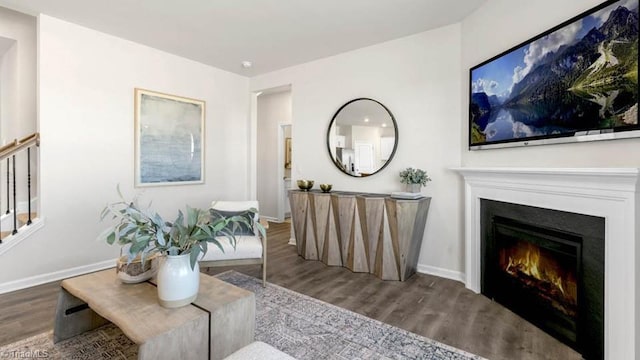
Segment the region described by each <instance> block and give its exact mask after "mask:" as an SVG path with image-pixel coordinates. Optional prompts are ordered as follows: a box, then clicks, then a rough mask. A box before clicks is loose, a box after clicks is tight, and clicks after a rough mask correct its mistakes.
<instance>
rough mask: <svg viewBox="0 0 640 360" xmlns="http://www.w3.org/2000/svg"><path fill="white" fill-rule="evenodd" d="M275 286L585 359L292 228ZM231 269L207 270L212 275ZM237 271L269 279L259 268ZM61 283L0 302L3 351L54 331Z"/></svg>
mask: <svg viewBox="0 0 640 360" xmlns="http://www.w3.org/2000/svg"><path fill="white" fill-rule="evenodd" d="M268 235H269V248H268V258H267V265H268V266H267V281H269V282H271V283H274V284H277V285H280V286H283V287H286V288H288V289H291V290H294V291H297V292H300V293H303V294H306V295H309V296H312V297H314V298H317V299H320V300H322V301H326V302H329V303H332V304H334V305H337V306H340V307H342V308H345V309H349V310H352V311H355V312H357V313H360V314H363V315H366V316H368V317H371V318H374V319H377V320H380V321H383V322H385V323H388V324H391V325H394V326H398V327H400V328H403V329H406V330H408V331H411V332H414V333H417V334H420V335H423V336H425V337H428V338H431V339H434V340H437V341H440V342H443V343H445V344H448V345H451V346H455V347H457V348H460V349H463V350H466V351H469V352H472V353H474V354H478V355H481V356H484V357H486V358H489V359H496V360H497V359H505V360H506V359H509V360H513V359H523V360H524V359H550V360H551V359H563V360H565V359H567V360H570V359H580V358H581V357H580V355H579V354H578V353H576V352H575V351H573V350H572V349H570V348H569V347H567V346H565V345H564V344H562V343H560V342H558V341H557V340H555V339H554V338H552V337H551V336H549V335H547V334H546V333H544V332H542V331H541V330H539V329H538V328H536V327H535V326H533V325H531V324H530V323H528V322H527V321H525V320H523V319H521V318H520V317H518V316H517V315H515V314H513V313H512V312H510V311H509V310H507V309H505V308H504V307H503V306H501V305H499V304H497V303H495V302H492V301H491V300H489V299H487V298H486V297H484V296H481V295H477V294H474V293H473V292H471V291H469V290H467V289H466V288H465V287H464V285H463V284H461V283H459V282H456V281H452V280H447V279H442V278H438V277H435V276H430V275H422V274H416V275H414V276H412V277H411V278H409V279H408V280H407V281H405V282H397V281H383V280H380V279H378V278H376V277H375V276H373V275H369V274H357V273H352V272H351V271H349V270H347V269H345V268H342V267H327V266H325V265H324V264H322V263H321V262H319V261H306V260H304V259H302V258H301V257H299V256H298V255H297V253H296V250H295V247H294V246H291V245H288V244H287V242H288V240H289V224H287V223H284V224H275V223H271V224H270V228H269V230H268ZM228 269H229V268H210V269H205V270H204V271H206V272H207V273H209V274H216V273H220V272H222V271H226V270H228ZM234 270H237V271H241V272H244V273H246V274H249V275H252V276H255V277H257V278H261V269H260V266H259V265H250V266H244V267H236V268H234ZM57 290H58V283H57V282H56V283H50V284H46V285H41V286H37V287H34V288H30V289H25V290H20V291H16V292H13V293H9V294H3V295H0V309H1V311H0V345H4V344H8V343H11V342H14V341H17V340H19V339H23V338H26V337H29V336H32V335H35V334H38V333H41V332H44V331H48V330H50V329H51V328H52V321H53V316H54V310H55V304H56V301H57Z"/></svg>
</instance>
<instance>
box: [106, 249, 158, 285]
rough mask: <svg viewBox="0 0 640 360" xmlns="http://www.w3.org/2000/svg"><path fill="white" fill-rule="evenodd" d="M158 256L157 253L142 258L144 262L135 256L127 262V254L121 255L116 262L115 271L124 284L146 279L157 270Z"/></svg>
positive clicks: (152, 275)
mask: <svg viewBox="0 0 640 360" xmlns="http://www.w3.org/2000/svg"><path fill="white" fill-rule="evenodd" d="M159 260H160V256H158V254H154V255H151V256H150V257H148V258H147V259H145V260H144V264H143V263H142V261H140V256H137V257H136V258H135V259H133V260H132V261H131V262H128V259H127V256H126V255H124V256H121V257H120V258H118V261H117V262H116V273H117V274H118V278H119V279H120V281H122V282H123V283H125V284H136V283H141V282H143V281H147V280H149V279H151V278H152V277H154V276H155V275H156V273H157V272H158V268H159Z"/></svg>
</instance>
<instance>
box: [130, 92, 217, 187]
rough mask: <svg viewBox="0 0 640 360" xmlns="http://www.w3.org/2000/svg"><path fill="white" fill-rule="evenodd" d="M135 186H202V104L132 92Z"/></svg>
mask: <svg viewBox="0 0 640 360" xmlns="http://www.w3.org/2000/svg"><path fill="white" fill-rule="evenodd" d="M134 98H135V101H134V103H135V106H134V108H135V110H134V112H135V114H134V119H135V126H134V129H135V136H134V138H135V171H134V173H135V186H136V187H146V186H168V185H190V184H202V183H204V154H205V153H204V148H205V142H204V140H205V137H204V135H205V122H204V119H205V102H204V101H203V100H197V99H191V98H187V97H182V96H177V95H170V94H165V93H161V92H156V91H151V90H146V89H140V88H135V90H134Z"/></svg>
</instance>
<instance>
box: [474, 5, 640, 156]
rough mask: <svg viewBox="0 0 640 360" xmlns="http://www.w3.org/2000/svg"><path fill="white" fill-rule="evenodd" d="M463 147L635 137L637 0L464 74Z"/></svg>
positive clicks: (638, 131) (603, 8)
mask: <svg viewBox="0 0 640 360" xmlns="http://www.w3.org/2000/svg"><path fill="white" fill-rule="evenodd" d="M469 76H470V81H469V84H470V86H469V99H470V104H469V149H470V150H478V149H488V148H498V147H509V146H527V145H542V144H554V143H567V142H582V141H593V140H610V139H620V138H631V137H640V124H638V0H610V1H606V2H604V3H602V4H600V5H598V6H596V7H594V8H593V9H591V10H588V11H586V12H584V13H582V14H580V15H577V16H576V17H574V18H572V19H569V20H568V21H566V22H564V23H562V24H560V25H558V26H556V27H554V28H552V29H550V30H548V31H546V32H544V33H542V34H540V35H538V36H536V37H534V38H532V39H530V40H527V41H525V42H523V43H522V44H520V45H517V46H515V47H513V48H511V49H509V50H507V51H505V52H503V53H501V54H499V55H497V56H495V57H493V58H491V59H489V60H487V61H484V62H483V63H481V64H479V65H476V66H474V67H473V68H471V69H470V71H469Z"/></svg>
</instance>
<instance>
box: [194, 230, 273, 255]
mask: <svg viewBox="0 0 640 360" xmlns="http://www.w3.org/2000/svg"><path fill="white" fill-rule="evenodd" d="M216 239H218V241H219V242H220V244H221V245H222V248H223V249H224V253H223V252H222V251H220V248H218V247H217V246H216V245H215V244H211V243H209V244H208V251H207V253H206V254H205V256H204V257H203V258H202V259H200V261H215V260H237V259H260V258H262V240H261V239H260V237H258V236H236V249H235V250H233V247H232V246H231V244H230V243H229V239H228V238H226V237H225V236H218V237H216Z"/></svg>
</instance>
